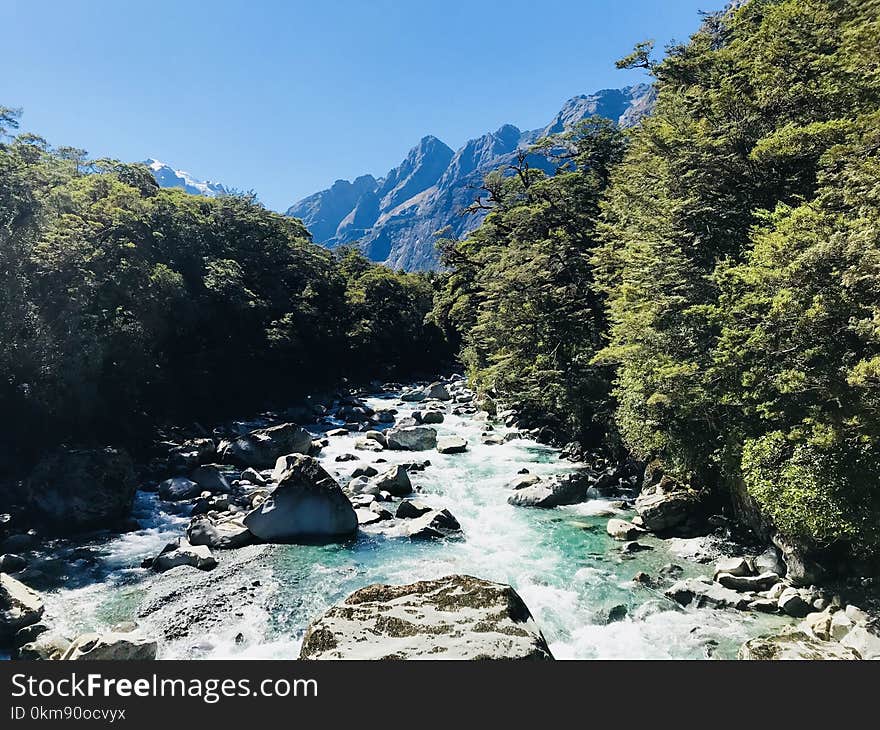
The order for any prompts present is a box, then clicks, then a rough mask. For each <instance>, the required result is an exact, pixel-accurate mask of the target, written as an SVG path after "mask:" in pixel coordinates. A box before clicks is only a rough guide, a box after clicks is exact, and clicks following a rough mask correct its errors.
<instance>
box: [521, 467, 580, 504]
mask: <svg viewBox="0 0 880 730" xmlns="http://www.w3.org/2000/svg"><path fill="white" fill-rule="evenodd" d="M589 486H590V485H589V481H588V480H587V479H584V478H583V477H582V476H580V475H578V474H565V475H563V476H560V477H554V478H553V479H548V480H546V481H540V482H538V483H536V484H533V485H532V486H530V487H523V488H522V489H517V490H516V491H514V493H513V494H511V495H510V496H509V497H508V498H507V503H508V504H512V505H514V506H516V507H540V508H542V509H550V508H552V507H559V506H560V505H566V504H578V503H579V502H583V501H584V500H585V499H586V498H587V489H588V488H589Z"/></svg>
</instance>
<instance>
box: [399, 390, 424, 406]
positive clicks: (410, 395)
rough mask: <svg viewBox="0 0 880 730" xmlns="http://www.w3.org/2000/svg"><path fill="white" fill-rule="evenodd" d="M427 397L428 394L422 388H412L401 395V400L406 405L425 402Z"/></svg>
mask: <svg viewBox="0 0 880 730" xmlns="http://www.w3.org/2000/svg"><path fill="white" fill-rule="evenodd" d="M426 397H427V394H426V393H425V391H424V389H422V388H411V389H410V390H405V391H403V393H401V394H400V400H402V401H404V402H405V403H418V402H419V401H423V400H425V398H426Z"/></svg>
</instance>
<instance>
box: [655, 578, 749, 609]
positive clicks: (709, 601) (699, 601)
mask: <svg viewBox="0 0 880 730" xmlns="http://www.w3.org/2000/svg"><path fill="white" fill-rule="evenodd" d="M665 593H666V596H667V597H669V598H671V599H672V600H673V601H675V602H676V603H680V604H681V605H682V606H693V607H694V608H705V607H707V606H708V607H711V608H736V609H739V610H745V609H746V608H748V605H749V600H750V599H749V598H747V597H745V596H743V595H742V594H740V593H737V592H736V591H732V590H730V589H729V588H725V587H724V586H721V585H719V584H718V583H712V582H710V581H708V579H706V580H703V579H700V578H687V579H685V580H680V581H678V582H676V583H674V584H673V585H672V586H670V587H669V588H668V589H667V590H666V591H665Z"/></svg>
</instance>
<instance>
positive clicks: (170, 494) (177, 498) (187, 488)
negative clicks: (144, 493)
mask: <svg viewBox="0 0 880 730" xmlns="http://www.w3.org/2000/svg"><path fill="white" fill-rule="evenodd" d="M201 493H202V488H201V487H200V486H199V485H198V484H197V483H196V482H194V481H192V479H187V478H186V477H171V478H170V479H166V480H165V481H164V482H161V483H160V484H159V497H161V498H162V499H164V500H165V501H166V502H181V501H183V500H185V499H194V498H195V497H198V496H199V495H200V494H201Z"/></svg>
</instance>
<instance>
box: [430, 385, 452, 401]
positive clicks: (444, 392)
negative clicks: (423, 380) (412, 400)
mask: <svg viewBox="0 0 880 730" xmlns="http://www.w3.org/2000/svg"><path fill="white" fill-rule="evenodd" d="M425 396H426V397H427V398H433V399H435V400H452V396H451V395H450V394H449V390H448V389H447V388H446V385H445V384H444V383H440V382H437V383H431V384H430V385H429V386H428V387H427V388H426V389H425Z"/></svg>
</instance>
